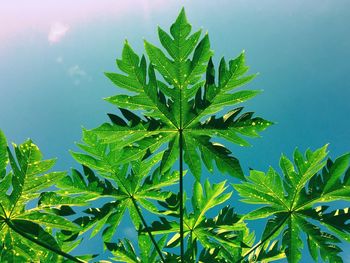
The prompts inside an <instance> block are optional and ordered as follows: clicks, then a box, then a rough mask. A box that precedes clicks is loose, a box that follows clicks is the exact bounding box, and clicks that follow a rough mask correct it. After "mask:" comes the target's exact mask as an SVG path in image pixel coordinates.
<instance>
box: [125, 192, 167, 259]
mask: <svg viewBox="0 0 350 263" xmlns="http://www.w3.org/2000/svg"><path fill="white" fill-rule="evenodd" d="M131 200H132V203H133V204H134V206H135V209H136V211H137V214H138V215H139V217H140V219H141V221H142V224H143V226H144V227H145V228H146V230H147V233H148V235H149V237H150V239H151V240H152V243H153V245H154V248H155V249H156V250H157V253H158V255H159V257H160V258H161V260H162V262H164V263H165V260H164V257H163V254H162V251H160V249H159V247H158V244H157V242H156V240H155V239H154V236H153V235H152V233H151V231H150V229H149V227H148V225H147V222H146V220H145V218H144V217H143V215H142V213H141V211H140V208H139V207H138V205H137V203H136V200H135V198H134V197H133V196H132V197H131Z"/></svg>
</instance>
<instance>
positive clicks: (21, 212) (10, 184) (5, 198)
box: [0, 131, 79, 262]
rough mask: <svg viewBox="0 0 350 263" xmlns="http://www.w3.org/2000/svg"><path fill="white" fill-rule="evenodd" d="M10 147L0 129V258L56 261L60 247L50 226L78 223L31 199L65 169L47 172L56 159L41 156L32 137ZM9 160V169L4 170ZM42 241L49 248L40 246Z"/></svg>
mask: <svg viewBox="0 0 350 263" xmlns="http://www.w3.org/2000/svg"><path fill="white" fill-rule="evenodd" d="M13 148H14V153H12V152H11V151H10V149H9V148H8V146H7V142H6V138H5V136H4V134H3V133H2V131H0V175H1V177H0V230H1V231H0V246H1V248H2V249H1V253H0V261H1V262H21V261H27V260H28V259H32V260H34V261H37V260H39V259H45V261H57V260H58V256H59V254H57V251H60V250H61V249H62V248H61V246H60V241H59V240H57V239H56V238H55V236H54V235H53V232H52V229H61V230H67V231H79V226H78V225H76V224H74V223H73V222H71V221H69V220H67V219H65V218H64V217H63V216H61V215H60V214H59V213H54V212H53V211H50V210H47V209H42V208H41V207H39V206H37V205H34V204H33V202H35V200H36V199H37V198H38V197H39V196H40V192H41V191H42V190H44V189H47V188H48V187H50V186H52V185H54V184H55V183H56V182H57V181H58V180H60V179H62V178H64V177H65V176H66V173H65V172H48V171H49V170H50V169H51V168H52V167H53V166H54V164H55V162H56V161H55V160H54V159H49V160H42V154H41V152H40V150H39V148H38V147H37V146H36V145H35V144H33V142H32V141H31V140H27V141H25V142H24V143H22V144H20V145H19V146H17V145H15V144H13ZM8 163H10V166H11V170H9V171H8V172H7V169H6V168H7V165H8ZM47 205H48V206H51V205H52V206H53V205H55V203H52V202H49V203H48V204H47ZM31 206H33V207H31ZM29 207H31V208H29ZM62 213H63V214H64V211H63V212H62ZM43 243H44V244H47V245H48V246H49V247H51V248H52V249H51V250H50V249H46V248H45V247H44V248H43V247H42V245H43ZM66 251H67V250H66ZM67 252H68V251H67ZM63 255H64V254H63Z"/></svg>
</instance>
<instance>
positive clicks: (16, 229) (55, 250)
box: [5, 219, 87, 263]
mask: <svg viewBox="0 0 350 263" xmlns="http://www.w3.org/2000/svg"><path fill="white" fill-rule="evenodd" d="M5 222H6V224H7V225H8V226H9V227H10V228H11V229H12V230H13V231H15V232H16V233H17V234H19V235H21V236H22V237H24V238H26V239H28V240H30V241H32V242H33V243H35V244H37V245H39V246H41V247H43V248H46V249H48V250H50V251H52V252H54V253H56V254H57V255H60V256H63V257H65V258H67V259H70V260H72V261H74V262H79V263H87V261H85V260H82V259H79V258H76V257H74V256H72V255H69V254H67V253H65V252H63V251H62V250H59V249H57V248H54V247H51V246H50V245H48V244H47V243H44V242H42V241H40V240H38V239H35V238H34V237H32V236H31V235H29V234H27V233H25V232H23V231H22V230H21V229H19V228H17V227H16V226H15V225H14V224H13V223H12V222H11V220H9V219H7V220H6V221H5Z"/></svg>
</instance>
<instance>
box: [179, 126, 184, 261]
mask: <svg viewBox="0 0 350 263" xmlns="http://www.w3.org/2000/svg"><path fill="white" fill-rule="evenodd" d="M179 132H180V136H179V140H180V141H179V148H180V152H179V154H180V158H179V163H180V167H179V168H180V180H179V184H180V255H181V262H182V263H183V262H184V254H185V249H184V207H183V192H184V190H183V145H182V144H183V130H182V129H180V130H179Z"/></svg>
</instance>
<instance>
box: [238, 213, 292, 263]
mask: <svg viewBox="0 0 350 263" xmlns="http://www.w3.org/2000/svg"><path fill="white" fill-rule="evenodd" d="M290 215H291V214H288V215H287V216H286V217H285V218H284V219H283V220H282V221H281V222H280V223H279V224H278V226H276V227H275V228H274V229H273V230H272V231H271V232H270V234H268V235H267V236H266V237H265V238H264V239H262V240H260V241H259V242H258V243H257V244H256V245H255V246H254V247H252V248H251V249H249V251H248V252H247V253H245V254H244V255H243V256H241V257H240V258H239V259H238V260H237V261H236V263H240V262H242V260H243V259H245V258H246V257H247V256H249V255H250V254H251V253H252V252H253V251H254V250H255V249H257V248H258V247H260V246H261V245H263V244H264V243H265V242H266V241H267V240H269V239H270V238H271V237H272V236H273V235H274V234H275V233H276V232H277V230H279V229H280V228H281V227H282V226H283V225H284V223H285V222H286V221H287V219H288V218H289V217H290Z"/></svg>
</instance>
